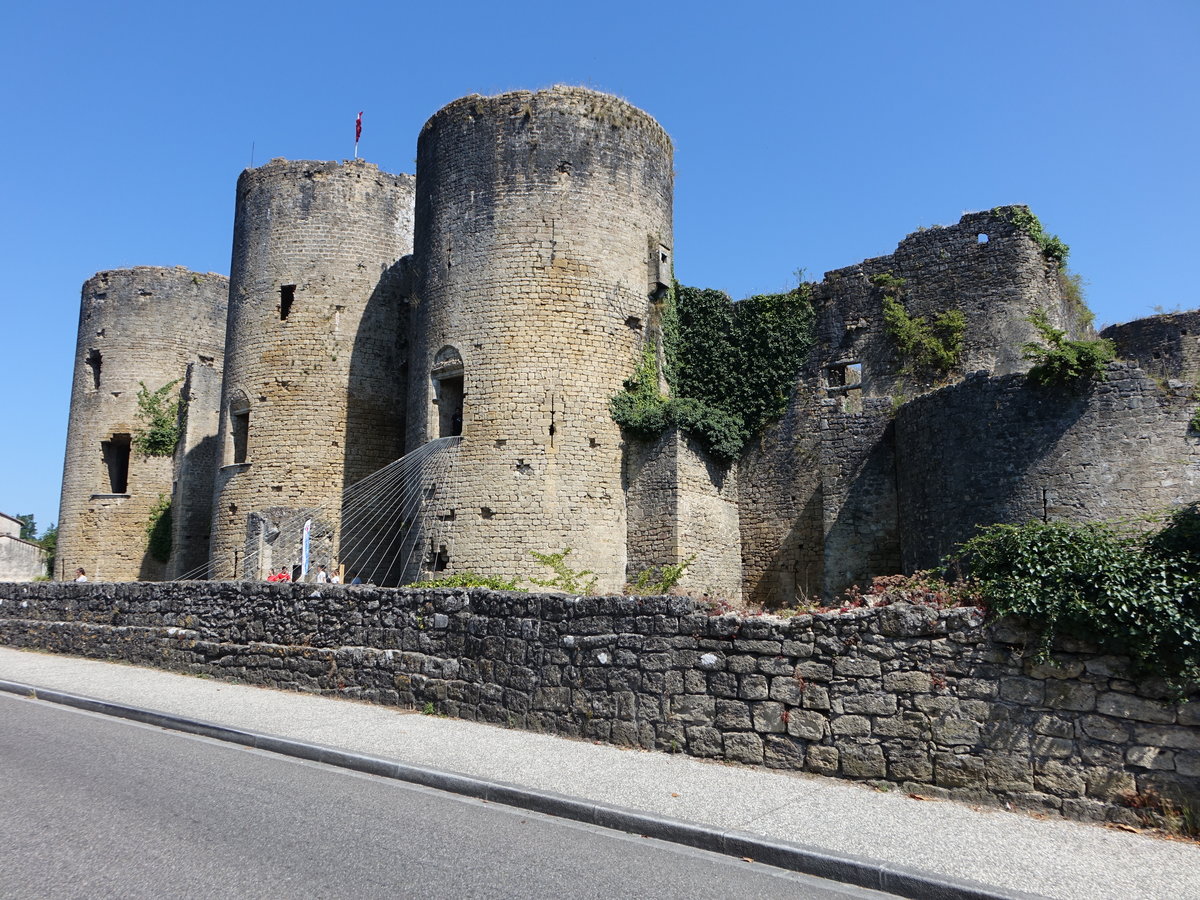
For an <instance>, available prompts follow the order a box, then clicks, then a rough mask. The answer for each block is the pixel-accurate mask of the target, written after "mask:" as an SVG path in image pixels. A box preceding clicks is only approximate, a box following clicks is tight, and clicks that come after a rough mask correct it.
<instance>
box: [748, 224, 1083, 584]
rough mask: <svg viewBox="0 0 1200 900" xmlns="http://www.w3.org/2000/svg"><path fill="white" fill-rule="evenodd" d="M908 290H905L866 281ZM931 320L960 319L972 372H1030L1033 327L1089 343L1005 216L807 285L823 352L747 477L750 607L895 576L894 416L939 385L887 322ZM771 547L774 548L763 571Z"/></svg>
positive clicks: (927, 234) (1049, 269)
mask: <svg viewBox="0 0 1200 900" xmlns="http://www.w3.org/2000/svg"><path fill="white" fill-rule="evenodd" d="M883 275H888V276H892V277H894V278H898V279H903V286H902V287H901V288H899V289H897V288H894V287H887V286H882V285H876V284H874V283H873V282H872V281H871V278H872V277H873V276H874V277H878V276H883ZM887 294H892V295H895V296H897V297H898V298H899V300H900V302H901V303H902V305H903V306H904V307H905V309H906V310H907V312H908V313H909V315H911V316H913V317H925V318H926V319H927V320H932V319H934V318H935V317H936V316H938V315H939V314H941V313H944V312H947V311H950V310H957V311H959V312H961V313H962V314H963V317H964V320H965V323H966V328H965V331H964V335H963V352H962V361H961V363H960V365H959V366H958V368H957V371H955V372H953V373H951V374H950V376H948V378H949V380H955V379H959V378H961V377H963V374H964V373H971V372H981V371H982V372H988V373H989V374H995V375H1000V374H1005V373H1008V372H1014V371H1023V370H1024V369H1026V368H1028V363H1027V362H1026V361H1025V360H1023V359H1022V358H1021V346H1022V345H1023V344H1024V343H1025V342H1027V341H1030V340H1033V339H1034V338H1035V337H1036V332H1035V331H1034V328H1033V326H1032V325H1031V324H1030V323H1029V321H1028V317H1029V315H1030V314H1031V313H1032V312H1034V311H1035V310H1037V309H1043V310H1045V312H1046V314H1047V316H1048V317H1049V319H1050V321H1051V322H1052V323H1054V324H1055V325H1058V326H1060V327H1063V328H1065V329H1067V330H1068V331H1071V332H1072V333H1082V330H1083V329H1082V326H1081V325H1080V323H1079V322H1078V321H1077V310H1074V309H1073V307H1072V306H1071V304H1070V303H1068V302H1067V301H1066V300H1065V299H1064V296H1063V291H1062V286H1061V283H1060V275H1059V272H1058V269H1057V267H1056V266H1055V264H1054V263H1052V262H1050V261H1048V260H1047V259H1046V258H1045V257H1044V256H1043V254H1042V252H1041V250H1040V248H1039V247H1038V245H1037V244H1036V243H1035V242H1034V241H1033V240H1032V239H1030V238H1029V237H1028V236H1027V235H1026V234H1024V233H1023V232H1021V231H1020V230H1018V229H1017V228H1015V227H1014V226H1013V225H1011V224H1010V223H1009V222H1008V214H1007V212H1006V211H1004V210H1001V211H999V212H997V211H985V212H978V213H968V214H966V215H964V216H963V217H962V218H961V219H960V221H959V222H957V223H956V224H954V225H950V226H946V227H936V228H929V229H923V230H921V231H918V232H915V233H913V234H910V235H909V236H908V237H906V238H905V239H904V240H902V241H901V242H900V244H899V246H897V248H896V251H895V252H894V253H892V254H890V255H888V256H881V257H876V258H873V259H868V260H865V261H863V262H861V263H859V264H857V265H854V266H849V267H847V268H844V269H838V270H835V271H833V272H827V273H826V275H825V278H824V280H823V281H822V282H821V283H820V284H817V285H814V286H813V305H814V308H815V311H816V322H815V332H816V334H815V337H816V343H815V345H814V349H813V351H812V354H811V355H810V358H809V360H808V362H807V364H806V365H805V368H804V369H803V370H802V371H801V373H800V376H799V378H798V380H797V384H796V390H795V392H794V394H793V397H792V402H791V408H790V409H789V411H788V413H787V415H786V416H785V417H784V419H783V420H782V421H781V422H780V423H778V424H776V425H773V426H769V427H768V428H767V429H765V430H764V433H763V435H762V436H761V438H760V440H759V443H758V445H757V446H756V447H753V448H751V449H750V450H749V451H748V452H747V453H746V454H745V456H744V458H743V460H742V462H741V465H740V467H739V475H740V480H739V504H740V516H741V531H742V548H743V551H742V553H743V594H744V596H745V597H746V598H748V599H749V600H751V601H753V602H757V603H761V604H764V605H766V606H781V605H784V606H786V605H790V604H792V603H793V602H794V601H795V599H796V598H797V597H808V596H813V595H821V596H825V597H832V596H836V595H838V594H839V593H840V592H841V591H842V590H843V589H845V588H846V587H847V586H849V584H851V583H853V582H855V581H858V582H862V581H864V580H869V578H870V576H872V575H879V574H885V573H890V572H892V571H895V567H896V566H897V565H898V562H899V556H900V550H899V537H900V535H901V534H903V533H904V532H906V531H907V530H908V528H909V523H907V522H906V521H905V520H904V519H903V516H898V514H897V503H896V489H895V486H894V484H893V483H892V481H891V478H890V475H889V473H890V471H891V469H892V462H891V459H892V442H891V433H892V429H891V425H890V419H891V412H892V409H893V407H895V406H898V405H900V404H902V403H903V402H905V401H906V400H907V399H910V398H912V397H916V396H920V395H921V394H923V393H925V392H927V391H930V390H935V389H937V388H938V387H940V386H941V383H939V382H937V381H936V380H935V379H931V378H930V377H929V376H928V375H927V374H923V373H915V372H911V371H908V361H906V360H904V359H902V358H901V356H900V354H899V353H898V352H897V349H896V346H895V341H894V339H892V338H891V337H890V336H889V335H888V333H887V330H886V328H885V325H884V321H883V298H884V296H885V295H887ZM763 548H777V549H774V550H773V551H772V553H771V558H769V559H768V558H764V556H763Z"/></svg>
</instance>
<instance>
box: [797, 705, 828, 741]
mask: <svg viewBox="0 0 1200 900" xmlns="http://www.w3.org/2000/svg"><path fill="white" fill-rule="evenodd" d="M828 728H829V720H828V719H826V718H825V716H823V715H821V714H820V713H817V712H808V711H807V710H799V709H793V710H789V711H788V721H787V730H788V734H790V735H791V736H792V737H796V738H802V739H803V740H806V741H819V740H821V739H822V738H823V737H825V734H826V733H827V731H828Z"/></svg>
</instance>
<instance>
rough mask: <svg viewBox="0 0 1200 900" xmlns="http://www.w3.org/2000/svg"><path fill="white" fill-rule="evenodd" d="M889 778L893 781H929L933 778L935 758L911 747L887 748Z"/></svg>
mask: <svg viewBox="0 0 1200 900" xmlns="http://www.w3.org/2000/svg"><path fill="white" fill-rule="evenodd" d="M885 750H886V755H887V769H888V778H890V779H891V780H893V781H929V780H931V779H932V778H933V758H932V757H931V756H930V755H929V753H928V752H923V751H919V750H916V749H914V748H911V747H895V748H893V747H887V748H885Z"/></svg>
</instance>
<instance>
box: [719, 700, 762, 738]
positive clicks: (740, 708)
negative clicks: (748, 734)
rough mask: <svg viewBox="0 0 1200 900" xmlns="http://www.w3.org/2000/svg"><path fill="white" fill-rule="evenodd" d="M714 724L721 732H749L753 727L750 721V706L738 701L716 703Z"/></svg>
mask: <svg viewBox="0 0 1200 900" xmlns="http://www.w3.org/2000/svg"><path fill="white" fill-rule="evenodd" d="M714 724H715V725H716V726H717V727H718V728H720V729H721V730H722V731H749V730H750V729H751V728H752V727H754V726H753V723H752V722H751V719H750V704H748V703H743V702H742V701H740V700H718V701H716V720H715V722H714Z"/></svg>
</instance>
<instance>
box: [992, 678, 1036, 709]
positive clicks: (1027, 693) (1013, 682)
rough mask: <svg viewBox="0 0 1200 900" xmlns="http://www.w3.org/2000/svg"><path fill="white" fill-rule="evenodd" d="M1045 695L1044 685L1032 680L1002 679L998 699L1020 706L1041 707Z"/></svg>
mask: <svg viewBox="0 0 1200 900" xmlns="http://www.w3.org/2000/svg"><path fill="white" fill-rule="evenodd" d="M1045 695H1046V685H1045V683H1044V682H1042V681H1035V680H1034V679H1032V678H1002V679H1001V680H1000V698H1001V699H1002V700H1007V701H1008V702H1010V703H1019V704H1020V705H1022V706H1041V705H1042V700H1043V699H1044V698H1045Z"/></svg>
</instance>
